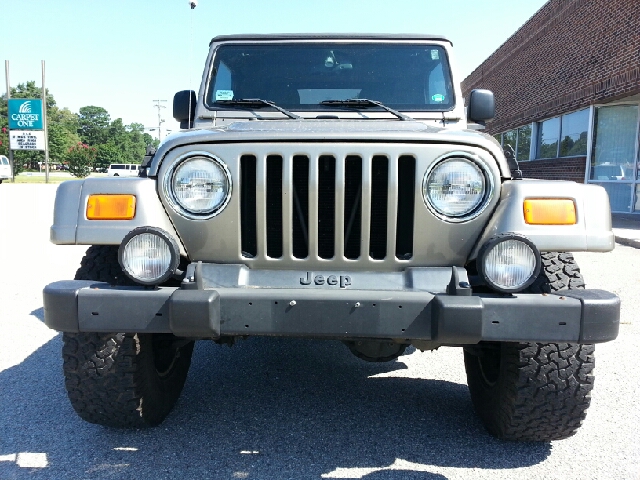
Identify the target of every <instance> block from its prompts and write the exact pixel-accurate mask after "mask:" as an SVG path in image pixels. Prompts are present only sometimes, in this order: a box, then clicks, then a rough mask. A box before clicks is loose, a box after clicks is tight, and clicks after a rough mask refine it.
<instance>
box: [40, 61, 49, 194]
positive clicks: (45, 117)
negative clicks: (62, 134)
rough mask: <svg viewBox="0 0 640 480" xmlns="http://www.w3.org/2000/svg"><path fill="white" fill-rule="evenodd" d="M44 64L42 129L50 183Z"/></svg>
mask: <svg viewBox="0 0 640 480" xmlns="http://www.w3.org/2000/svg"><path fill="white" fill-rule="evenodd" d="M41 62H42V127H43V129H44V181H45V183H49V135H48V129H47V93H46V88H45V86H44V60H41Z"/></svg>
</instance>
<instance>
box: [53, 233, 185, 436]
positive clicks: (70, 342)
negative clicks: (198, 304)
mask: <svg viewBox="0 0 640 480" xmlns="http://www.w3.org/2000/svg"><path fill="white" fill-rule="evenodd" d="M117 252H118V247H117V246H110V245H107V246H105V245H94V246H92V247H90V248H89V249H88V250H87V254H86V255H85V257H84V258H83V259H82V262H81V266H80V268H79V269H78V271H77V272H76V279H80V280H96V281H103V282H108V283H111V284H112V285H131V284H133V282H132V281H131V280H130V279H129V278H128V277H127V276H126V275H124V274H123V273H122V270H121V269H120V266H119V264H118V257H117ZM154 335H166V336H167V337H166V339H167V340H169V341H171V340H172V339H175V337H173V336H172V335H170V334H125V333H97V332H91V333H82V332H81V333H64V334H63V337H62V339H63V347H62V357H63V371H64V376H65V387H66V390H67V394H68V396H69V400H70V401H71V405H72V406H73V408H74V410H75V411H76V413H77V414H78V415H79V416H80V417H81V418H82V419H84V420H86V421H88V422H91V423H96V424H99V425H104V426H108V427H116V428H141V427H150V426H155V425H158V424H159V423H161V422H162V420H164V418H165V417H166V416H167V415H168V414H169V412H170V411H171V409H172V408H173V406H174V404H175V403H176V401H177V399H178V397H179V396H180V392H181V391H182V388H183V386H184V382H185V380H186V377H187V372H188V370H189V366H190V364H191V355H192V352H193V345H194V342H189V343H187V344H186V345H184V346H182V347H180V348H179V349H178V350H177V357H176V358H175V361H174V363H173V365H172V367H171V368H170V369H169V370H168V372H167V373H166V375H163V376H160V375H159V374H158V372H157V371H156V368H155V358H154V355H155V354H154V348H153V341H154ZM170 358H173V356H172V357H170Z"/></svg>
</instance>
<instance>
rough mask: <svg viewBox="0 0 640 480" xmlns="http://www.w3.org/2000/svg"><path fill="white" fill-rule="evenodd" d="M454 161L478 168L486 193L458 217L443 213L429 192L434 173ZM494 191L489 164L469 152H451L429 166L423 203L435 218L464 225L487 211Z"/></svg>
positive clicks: (424, 186) (423, 190)
mask: <svg viewBox="0 0 640 480" xmlns="http://www.w3.org/2000/svg"><path fill="white" fill-rule="evenodd" d="M452 160H458V161H463V162H466V163H468V164H470V165H472V166H473V167H475V168H477V169H478V170H479V172H480V174H481V175H482V176H483V180H484V192H483V194H482V198H481V199H480V201H479V202H478V203H477V204H476V205H474V206H473V207H472V208H471V209H469V210H468V211H466V212H463V213H461V214H457V215H454V214H448V213H447V212H443V211H442V210H441V209H440V208H438V207H437V206H436V205H434V202H433V200H432V199H431V198H429V194H428V191H427V186H428V182H429V178H430V177H431V175H432V174H433V173H434V171H435V170H436V169H437V168H438V167H440V166H441V165H442V164H444V163H446V162H449V161H452ZM494 191H495V181H494V178H493V175H492V173H491V170H490V169H489V167H488V166H487V164H486V163H485V162H484V161H482V160H481V159H480V158H479V157H478V156H477V155H474V154H471V153H469V152H449V153H447V154H445V155H443V156H441V157H439V158H437V159H436V160H434V161H433V163H431V165H429V168H427V170H426V172H425V173H424V176H423V177H422V186H421V194H422V200H423V202H424V203H425V205H426V207H427V208H428V209H429V211H430V212H431V213H432V214H433V215H434V216H435V217H437V218H439V219H440V220H443V221H445V222H449V223H462V222H467V221H469V220H473V219H474V218H477V217H478V216H479V215H480V214H481V213H482V212H484V211H485V209H486V208H487V206H488V205H489V203H490V201H491V198H493V194H494Z"/></svg>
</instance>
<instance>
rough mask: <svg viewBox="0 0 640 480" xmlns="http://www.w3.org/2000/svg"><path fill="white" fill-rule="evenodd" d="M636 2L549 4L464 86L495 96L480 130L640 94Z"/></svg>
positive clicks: (553, 0) (557, 0) (559, 0)
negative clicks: (493, 111) (492, 115)
mask: <svg viewBox="0 0 640 480" xmlns="http://www.w3.org/2000/svg"><path fill="white" fill-rule="evenodd" d="M639 19H640V0H550V1H549V2H548V3H546V4H545V5H544V6H543V7H542V8H541V9H540V10H539V11H538V12H537V13H536V14H535V15H534V16H533V17H531V18H530V19H529V20H528V21H527V22H526V23H525V24H524V25H523V26H522V27H521V28H520V29H519V30H518V31H517V32H516V33H515V34H513V36H511V37H510V38H509V39H508V40H507V41H506V42H505V43H504V44H502V46H501V47H500V48H498V50H496V51H495V52H494V53H493V54H492V55H491V56H490V57H489V58H488V59H486V60H485V61H484V63H482V64H481V65H480V66H479V67H478V68H477V69H476V70H474V71H473V72H472V73H471V75H469V76H468V77H467V78H466V79H465V80H464V81H463V82H462V90H463V93H464V97H465V98H468V95H469V92H470V91H471V89H473V88H487V89H489V90H492V91H493V92H494V94H495V96H496V118H495V119H494V120H493V121H492V122H489V123H488V124H487V129H486V132H487V133H490V134H494V133H500V132H503V131H506V130H509V129H511V128H514V127H518V126H521V125H524V124H527V123H531V122H532V121H538V120H542V119H545V118H548V117H552V116H556V115H560V114H562V113H567V112H571V111H574V110H578V109H580V108H584V107H586V106H588V105H591V104H593V103H599V102H603V103H604V102H607V101H611V100H615V99H618V98H622V97H626V96H628V95H634V94H637V93H640V24H639Z"/></svg>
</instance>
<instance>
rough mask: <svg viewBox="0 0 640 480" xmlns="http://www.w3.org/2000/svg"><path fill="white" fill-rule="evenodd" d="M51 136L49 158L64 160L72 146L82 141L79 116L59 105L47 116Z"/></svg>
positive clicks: (58, 160) (55, 160)
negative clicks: (79, 133) (78, 132)
mask: <svg viewBox="0 0 640 480" xmlns="http://www.w3.org/2000/svg"><path fill="white" fill-rule="evenodd" d="M47 129H48V136H49V158H50V160H51V161H53V162H60V163H61V162H63V161H64V159H65V157H66V155H67V152H68V151H69V149H70V148H71V147H73V146H74V145H76V144H77V143H78V142H79V141H80V137H79V136H78V134H77V133H76V132H77V131H78V116H77V115H76V114H75V113H72V112H71V111H69V110H68V109H66V108H64V109H62V110H60V109H58V108H57V107H56V108H54V109H52V111H51V114H49V115H48V117H47Z"/></svg>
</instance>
